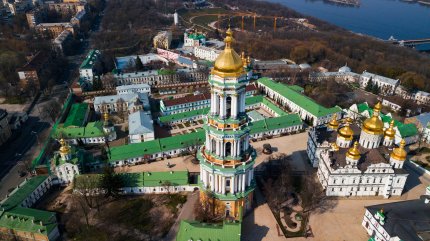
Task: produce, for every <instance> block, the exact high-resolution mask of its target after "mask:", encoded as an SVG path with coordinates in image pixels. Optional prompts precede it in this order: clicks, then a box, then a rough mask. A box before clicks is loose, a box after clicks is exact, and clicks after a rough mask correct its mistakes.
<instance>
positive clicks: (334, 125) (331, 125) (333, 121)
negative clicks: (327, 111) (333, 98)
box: [327, 113, 339, 130]
mask: <svg viewBox="0 0 430 241" xmlns="http://www.w3.org/2000/svg"><path fill="white" fill-rule="evenodd" d="M327 127H328V128H330V129H332V130H337V128H338V127H339V122H338V121H337V114H336V113H334V114H333V115H332V117H331V120H330V122H329V123H328V125H327Z"/></svg>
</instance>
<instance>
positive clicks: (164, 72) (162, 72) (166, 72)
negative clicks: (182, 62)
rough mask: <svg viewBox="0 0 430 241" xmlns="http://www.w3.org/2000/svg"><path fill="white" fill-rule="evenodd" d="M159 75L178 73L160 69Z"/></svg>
mask: <svg viewBox="0 0 430 241" xmlns="http://www.w3.org/2000/svg"><path fill="white" fill-rule="evenodd" d="M157 73H158V74H159V75H171V74H176V71H174V70H171V69H159V70H157Z"/></svg>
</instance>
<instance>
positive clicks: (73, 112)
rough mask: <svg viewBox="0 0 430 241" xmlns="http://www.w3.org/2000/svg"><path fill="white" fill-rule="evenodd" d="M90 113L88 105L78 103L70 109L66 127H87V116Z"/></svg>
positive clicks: (65, 123)
mask: <svg viewBox="0 0 430 241" xmlns="http://www.w3.org/2000/svg"><path fill="white" fill-rule="evenodd" d="M87 111H88V104H87V103H77V104H73V105H72V107H70V111H69V115H68V116H67V119H66V121H65V122H64V124H63V126H64V127H83V126H84V125H85V122H84V120H85V116H86V114H87Z"/></svg>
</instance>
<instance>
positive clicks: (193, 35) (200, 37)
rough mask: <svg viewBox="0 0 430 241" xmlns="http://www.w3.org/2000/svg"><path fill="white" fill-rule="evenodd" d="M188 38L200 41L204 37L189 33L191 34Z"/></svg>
mask: <svg viewBox="0 0 430 241" xmlns="http://www.w3.org/2000/svg"><path fill="white" fill-rule="evenodd" d="M188 38H191V39H194V40H200V39H205V38H206V37H205V36H204V35H203V34H198V33H191V34H188Z"/></svg>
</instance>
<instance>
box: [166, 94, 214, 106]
mask: <svg viewBox="0 0 430 241" xmlns="http://www.w3.org/2000/svg"><path fill="white" fill-rule="evenodd" d="M210 98H211V97H210V95H209V94H208V93H204V94H197V95H188V96H184V97H181V98H176V99H170V100H163V101H162V102H163V104H164V106H165V107H169V106H175V105H182V104H187V103H192V102H197V101H204V100H210Z"/></svg>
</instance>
